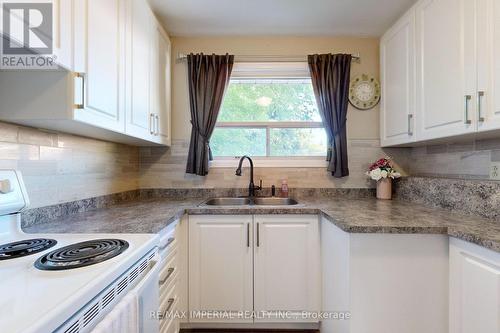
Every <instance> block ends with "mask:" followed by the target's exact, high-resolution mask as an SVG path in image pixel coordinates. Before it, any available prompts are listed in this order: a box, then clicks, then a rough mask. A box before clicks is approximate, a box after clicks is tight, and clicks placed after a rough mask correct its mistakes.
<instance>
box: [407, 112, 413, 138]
mask: <svg viewBox="0 0 500 333" xmlns="http://www.w3.org/2000/svg"><path fill="white" fill-rule="evenodd" d="M412 119H413V115H412V114H409V115H408V135H413V131H412V129H411V120H412Z"/></svg>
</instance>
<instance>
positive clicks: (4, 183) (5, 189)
mask: <svg viewBox="0 0 500 333" xmlns="http://www.w3.org/2000/svg"><path fill="white" fill-rule="evenodd" d="M12 191H13V190H12V185H11V183H10V180H8V179H3V180H0V193H2V194H5V193H9V192H12Z"/></svg>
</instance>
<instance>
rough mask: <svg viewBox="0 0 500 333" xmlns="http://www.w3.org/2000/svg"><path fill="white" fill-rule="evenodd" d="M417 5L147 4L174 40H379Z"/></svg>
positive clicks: (223, 0)
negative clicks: (237, 37) (241, 37)
mask: <svg viewBox="0 0 500 333" xmlns="http://www.w3.org/2000/svg"><path fill="white" fill-rule="evenodd" d="M415 1H416V0H150V2H151V5H152V7H153V9H154V11H155V13H156V14H157V15H158V17H159V19H160V20H161V21H162V23H163V25H164V26H165V28H166V30H167V32H168V33H169V34H171V35H173V36H221V35H253V36H256V35H278V36H279V35H288V36H312V35H314V36H321V35H327V36H330V35H337V36H338V35H347V36H380V35H382V34H383V33H384V31H385V30H386V29H387V28H388V27H390V26H391V25H392V23H394V21H395V20H396V19H397V18H398V17H399V16H400V15H401V14H403V13H404V12H405V11H406V10H407V9H408V8H410V6H411V5H412V4H413V3H415Z"/></svg>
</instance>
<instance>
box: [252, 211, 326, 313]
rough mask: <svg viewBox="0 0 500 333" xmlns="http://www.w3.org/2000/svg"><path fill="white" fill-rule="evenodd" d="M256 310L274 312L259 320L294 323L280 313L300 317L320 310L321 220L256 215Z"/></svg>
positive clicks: (316, 218)
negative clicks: (284, 312) (287, 312)
mask: <svg viewBox="0 0 500 333" xmlns="http://www.w3.org/2000/svg"><path fill="white" fill-rule="evenodd" d="M254 227H255V242H254V251H255V254H254V262H255V266H254V281H255V288H254V299H255V301H254V302H255V305H254V306H255V311H256V312H257V313H258V312H259V311H266V312H267V313H271V316H270V317H269V318H257V319H256V321H263V322H278V321H290V319H288V318H279V317H276V316H275V315H279V314H278V311H291V312H292V313H294V314H297V317H296V318H295V320H297V321H306V322H307V321H309V322H314V321H317V320H314V319H310V318H309V319H307V318H302V317H301V316H300V313H301V312H302V311H318V310H319V308H320V289H321V288H320V285H321V278H320V268H319V267H320V266H319V260H320V248H319V231H318V217H317V216H311V215H256V216H255V217H254Z"/></svg>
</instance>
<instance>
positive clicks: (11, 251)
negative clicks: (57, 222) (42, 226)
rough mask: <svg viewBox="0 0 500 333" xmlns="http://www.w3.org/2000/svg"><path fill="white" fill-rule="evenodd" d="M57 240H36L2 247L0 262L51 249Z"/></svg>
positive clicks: (0, 247)
mask: <svg viewBox="0 0 500 333" xmlns="http://www.w3.org/2000/svg"><path fill="white" fill-rule="evenodd" d="M56 244H57V241H56V240H55V239H47V238H35V239H25V240H21V241H17V242H12V243H8V244H3V245H0V260H7V259H14V258H19V257H24V256H29V255H30V254H34V253H38V252H40V251H44V250H46V249H50V248H51V247H52V246H54V245H56Z"/></svg>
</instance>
